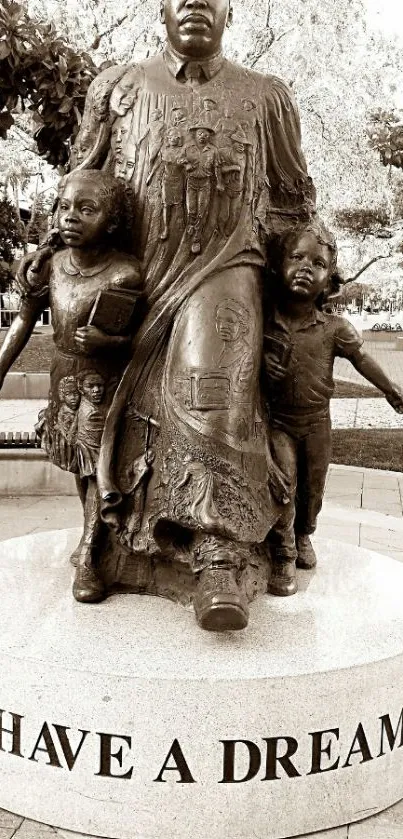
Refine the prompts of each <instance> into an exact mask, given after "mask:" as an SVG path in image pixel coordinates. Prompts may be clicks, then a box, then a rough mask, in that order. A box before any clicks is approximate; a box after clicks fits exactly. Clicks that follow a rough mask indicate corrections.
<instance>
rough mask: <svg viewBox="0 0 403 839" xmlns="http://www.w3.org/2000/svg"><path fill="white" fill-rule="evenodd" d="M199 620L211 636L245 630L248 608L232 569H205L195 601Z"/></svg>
mask: <svg viewBox="0 0 403 839" xmlns="http://www.w3.org/2000/svg"><path fill="white" fill-rule="evenodd" d="M193 607H194V610H195V614H196V619H197V622H198V624H199V626H201V627H202V629H207V630H209V631H210V632H225V631H227V630H232V631H233V630H237V629H245V627H246V626H247V625H248V618H249V608H248V601H247V599H246V595H245V594H244V593H243V592H242V591H241V589H240V588H239V586H238V584H237V582H236V579H235V573H234V571H232V570H229V569H223V568H206V569H205V570H204V571H202V573H201V574H200V579H199V583H198V586H197V591H196V595H195V597H194V600H193Z"/></svg>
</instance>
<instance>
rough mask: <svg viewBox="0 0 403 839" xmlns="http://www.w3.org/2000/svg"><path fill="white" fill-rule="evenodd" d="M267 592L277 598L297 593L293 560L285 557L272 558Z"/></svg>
mask: <svg viewBox="0 0 403 839" xmlns="http://www.w3.org/2000/svg"><path fill="white" fill-rule="evenodd" d="M267 591H268V592H269V594H277V595H278V596H279V597H288V596H289V595H290V594H295V593H296V592H297V591H298V584H297V571H296V567H295V560H293V559H286V558H285V557H281V558H277V559H276V558H275V557H274V558H273V560H272V572H271V576H270V579H269V582H268V586H267Z"/></svg>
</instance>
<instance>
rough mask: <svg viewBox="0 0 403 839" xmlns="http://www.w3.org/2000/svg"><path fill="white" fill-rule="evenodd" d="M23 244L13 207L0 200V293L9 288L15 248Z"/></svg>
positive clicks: (22, 236)
mask: <svg viewBox="0 0 403 839" xmlns="http://www.w3.org/2000/svg"><path fill="white" fill-rule="evenodd" d="M23 243H24V231H23V229H22V227H21V223H20V221H19V218H18V215H17V213H16V211H15V209H14V207H13V205H12V204H11V203H10V201H8V200H7V199H3V200H0V291H1V292H3V291H5V290H6V288H7V287H8V286H9V284H10V282H11V280H12V278H13V275H12V273H11V265H12V262H13V261H14V250H15V248H18V247H21V246H22V245H23Z"/></svg>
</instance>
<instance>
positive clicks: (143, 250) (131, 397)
mask: <svg viewBox="0 0 403 839" xmlns="http://www.w3.org/2000/svg"><path fill="white" fill-rule="evenodd" d="M72 166H73V167H78V168H101V167H102V168H103V169H105V170H106V171H109V172H110V173H111V174H114V175H115V176H116V177H118V178H121V179H123V180H124V182H125V184H126V186H127V194H128V199H129V202H130V207H131V211H132V218H131V222H130V227H129V228H128V231H127V233H128V243H129V247H130V249H131V251H132V252H133V253H134V255H135V256H136V257H137V258H138V259H139V260H140V263H141V267H142V276H143V281H144V288H145V295H146V300H147V311H146V315H145V318H144V321H143V323H142V325H141V327H140V328H139V330H138V332H137V334H136V336H135V338H134V341H133V346H132V357H131V361H130V362H129V365H128V367H127V368H126V371H125V373H124V375H123V378H122V380H121V383H120V385H119V387H118V390H117V392H116V394H115V397H114V400H113V403H112V406H111V408H110V411H109V414H108V417H107V420H106V424H105V430H104V435H103V440H102V446H101V453H100V458H99V462H98V482H99V488H100V493H101V496H102V503H103V509H104V517H105V520H106V521H109V523H111V525H113V526H114V527H115V528H116V531H117V537H118V539H119V540H120V542H121V544H122V545H124V546H125V547H126V548H128V549H129V550H130V551H132V552H134V553H141V554H143V555H144V554H146V555H148V556H152V555H154V553H155V552H156V553H158V552H159V551H161V550H162V551H164V550H167V549H168V548H169V547H171V548H172V545H174V544H175V542H178V540H179V542H180V541H181V540H182V542H183V541H186V539H188V540H189V539H191V536H192V534H195V533H198V534H199V535H200V534H205V533H206V534H212V535H213V536H214V537H217V538H223V539H227V540H228V539H229V540H233V542H235V543H238V544H243V545H244V546H248V545H249V546H250V545H256V544H259V543H261V542H263V541H264V539H265V537H266V535H267V533H268V531H269V529H270V528H271V527H272V526H273V524H274V522H275V521H276V519H277V518H278V516H279V513H280V511H281V507H282V505H283V504H284V503H287V497H288V496H287V479H286V476H284V475H282V474H281V472H280V471H279V470H278V469H277V467H276V466H275V464H274V463H273V460H272V458H271V454H270V445H269V442H270V441H269V439H268V429H267V418H266V417H265V414H264V412H263V409H262V402H261V382H260V374H261V352H262V292H263V285H264V276H265V266H266V263H267V249H268V247H270V238H271V236H272V235H273V234H274V233H277V232H281V231H282V230H284V229H285V228H286V227H287V226H289V225H290V224H293V223H296V222H299V221H302V220H308V219H309V217H310V214H311V213H312V212H313V211H314V200H315V198H314V189H313V185H312V182H311V179H310V178H309V176H308V174H307V170H306V164H305V160H304V157H303V154H302V152H301V147H300V126H299V118H298V112H297V109H296V105H295V103H294V99H293V96H292V93H291V91H290V90H289V88H288V87H287V86H286V85H285V84H284V83H283V82H282V81H281V80H280V79H278V78H276V77H275V76H264V75H262V74H259V73H256V72H254V71H251V70H248V69H245V68H243V67H241V66H238V65H236V64H234V63H232V62H230V61H228V60H226V59H224V58H222V57H221V59H219V60H216V61H215V64H214V72H206V75H205V76H203V77H202V79H190V80H186V77H185V75H184V74H183V73H182V72H181V68H180V66H179V65H178V64H175V61H173V60H172V56H170V54H169V50H168V51H166V52H165V53H161V54H160V55H158V56H156V57H153V58H150V59H147V60H146V61H143V62H141V63H139V64H136V65H133V66H128V67H125V68H122V67H112V68H109V69H108V70H106V71H104V72H103V73H101V74H100V76H99V77H97V78H96V79H95V80H94V82H93V83H92V85H91V88H90V90H89V94H88V97H87V103H86V108H85V113H84V117H83V122H82V125H81V129H80V132H79V135H78V137H77V140H76V143H75V147H74V148H73V153H72ZM186 534H187V536H186Z"/></svg>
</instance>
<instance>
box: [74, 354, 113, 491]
mask: <svg viewBox="0 0 403 839" xmlns="http://www.w3.org/2000/svg"><path fill="white" fill-rule="evenodd" d="M77 381H78V389H79V391H80V394H81V400H80V405H79V408H78V415H77V459H78V466H79V470H80V475H81V477H85V476H87V475H94V473H95V471H96V465H97V461H98V455H99V449H100V446H101V437H102V432H103V428H104V424H105V416H106V411H107V406H106V404H105V401H104V398H105V392H106V388H105V381H104V378H103V376H101V374H100V373H98V372H97V371H96V370H84V371H82V372H81V373H79V374H78V376H77Z"/></svg>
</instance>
